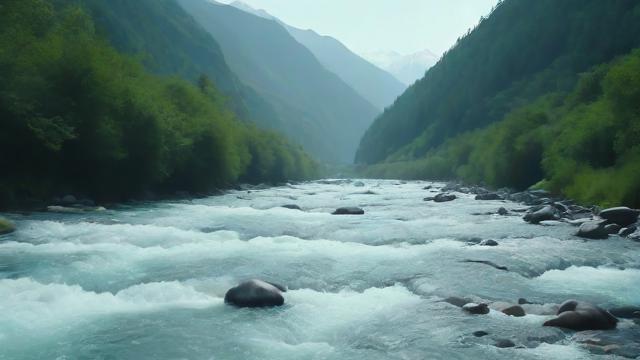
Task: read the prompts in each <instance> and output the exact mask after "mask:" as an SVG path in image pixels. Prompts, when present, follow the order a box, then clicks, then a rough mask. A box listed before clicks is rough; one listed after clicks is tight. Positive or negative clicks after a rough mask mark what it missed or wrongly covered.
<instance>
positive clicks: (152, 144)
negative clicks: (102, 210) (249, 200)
mask: <svg viewBox="0 0 640 360" xmlns="http://www.w3.org/2000/svg"><path fill="white" fill-rule="evenodd" d="M0 78H2V80H3V81H2V82H0V154H1V155H0V156H1V157H2V162H1V163H2V173H3V176H2V177H1V178H0V206H9V205H12V204H14V203H15V202H17V201H21V200H24V199H29V198H35V199H47V198H50V197H51V196H54V195H61V194H64V193H67V192H72V193H76V194H82V195H85V196H90V197H93V198H95V199H96V200H101V201H107V200H109V201H117V200H122V199H126V198H129V197H131V196H136V195H138V194H140V193H142V192H144V191H148V190H151V191H157V192H170V191H175V190H186V191H192V192H207V191H210V190H213V189H216V188H220V187H224V186H229V185H230V184H233V183H236V182H239V181H246V182H277V181H283V180H288V179H301V178H305V177H309V176H313V175H314V173H315V171H316V165H315V163H314V162H313V161H312V160H311V159H310V158H309V157H308V156H307V155H306V154H305V153H304V152H303V151H302V149H301V148H300V147H299V146H298V145H293V144H291V143H289V142H288V141H287V140H285V139H284V138H282V137H281V136H279V135H276V134H273V133H267V132H264V131H261V130H258V129H256V128H255V127H254V126H252V125H250V124H248V123H246V122H242V121H239V120H238V119H237V117H236V116H235V115H234V112H232V111H230V110H228V109H229V106H227V104H226V102H227V99H226V97H225V96H223V95H221V93H220V92H219V91H218V90H217V88H216V86H215V84H214V81H212V80H211V79H210V77H209V76H207V75H206V74H203V75H201V76H200V77H199V79H198V81H194V82H188V81H185V80H182V79H179V78H177V77H162V76H159V75H154V74H150V73H148V72H147V70H145V68H144V67H143V65H141V64H140V63H139V59H138V58H133V57H130V56H127V55H123V54H122V53H120V52H118V51H117V50H116V49H114V48H113V47H112V46H111V44H110V43H109V42H108V41H107V40H106V39H105V38H104V37H102V36H100V35H99V34H97V32H96V30H95V25H94V22H93V20H92V18H91V16H89V15H88V14H87V13H86V12H85V11H84V10H83V9H81V8H80V7H77V6H68V7H57V6H54V4H53V3H52V2H51V1H45V0H5V1H3V2H2V3H1V4H0Z"/></svg>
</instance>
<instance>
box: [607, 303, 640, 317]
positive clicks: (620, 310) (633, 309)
mask: <svg viewBox="0 0 640 360" xmlns="http://www.w3.org/2000/svg"><path fill="white" fill-rule="evenodd" d="M609 312H610V313H611V314H612V315H613V316H616V317H619V318H624V319H638V318H640V306H621V307H617V308H613V309H609Z"/></svg>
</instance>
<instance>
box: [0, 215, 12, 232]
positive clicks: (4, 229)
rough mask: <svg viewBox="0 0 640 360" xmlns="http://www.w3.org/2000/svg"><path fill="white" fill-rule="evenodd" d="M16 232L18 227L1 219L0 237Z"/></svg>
mask: <svg viewBox="0 0 640 360" xmlns="http://www.w3.org/2000/svg"><path fill="white" fill-rule="evenodd" d="M14 231H16V226H15V225H13V223H12V222H11V221H9V220H7V219H5V218H0V235H5V234H10V233H12V232H14Z"/></svg>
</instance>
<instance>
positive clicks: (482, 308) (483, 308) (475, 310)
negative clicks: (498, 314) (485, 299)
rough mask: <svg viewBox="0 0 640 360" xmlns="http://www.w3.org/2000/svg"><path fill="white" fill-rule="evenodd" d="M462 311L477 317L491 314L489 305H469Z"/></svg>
mask: <svg viewBox="0 0 640 360" xmlns="http://www.w3.org/2000/svg"><path fill="white" fill-rule="evenodd" d="M462 310H464V311H466V312H468V313H470V314H475V315H485V314H488V313H489V305H487V304H476V303H468V304H465V305H464V306H463V307H462Z"/></svg>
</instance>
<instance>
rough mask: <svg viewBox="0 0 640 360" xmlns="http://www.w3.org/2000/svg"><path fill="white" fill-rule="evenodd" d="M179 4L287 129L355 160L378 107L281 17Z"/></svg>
mask: <svg viewBox="0 0 640 360" xmlns="http://www.w3.org/2000/svg"><path fill="white" fill-rule="evenodd" d="M180 4H181V5H182V6H183V7H184V9H186V10H187V12H188V13H190V14H191V15H192V16H193V17H194V18H195V19H196V21H197V22H198V23H199V24H200V25H201V26H203V27H204V28H205V29H206V30H207V31H209V33H210V34H211V35H212V36H213V37H215V38H216V40H217V41H218V43H219V44H220V46H221V48H222V51H223V53H224V55H225V58H226V60H227V63H228V64H229V66H230V67H231V69H232V71H233V72H234V73H236V74H237V75H238V76H239V77H240V79H241V81H243V82H244V83H246V84H248V85H249V86H251V87H252V88H254V89H256V90H257V91H258V92H259V94H260V95H261V96H262V97H264V98H265V99H267V100H268V101H269V103H270V104H272V105H273V107H274V108H275V109H276V111H277V113H278V115H279V116H280V118H281V119H282V121H283V123H284V131H286V133H287V134H288V135H289V136H290V137H292V138H293V139H295V140H296V141H298V142H300V143H301V144H303V145H304V146H305V148H306V149H308V150H309V151H310V152H311V153H312V154H313V155H315V156H317V157H318V158H319V159H323V160H325V161H330V162H341V163H350V162H352V161H353V157H354V154H355V150H356V148H357V146H358V141H359V139H360V137H361V136H362V134H363V133H364V131H365V130H366V128H367V127H368V125H369V124H370V123H371V121H372V119H373V118H374V117H375V116H376V114H377V110H376V108H375V107H374V106H373V105H372V104H371V103H369V102H368V101H366V100H365V99H363V98H362V97H361V96H360V95H359V94H358V93H357V92H356V91H355V90H353V89H352V88H351V87H349V86H348V85H347V84H346V83H345V82H344V81H342V80H341V79H340V78H339V77H338V76H337V75H335V74H333V73H332V72H330V71H329V70H327V69H326V68H325V67H324V66H322V64H320V62H318V60H317V59H316V58H315V57H314V55H313V54H312V53H311V52H310V51H309V50H308V49H306V48H305V47H304V46H303V45H301V44H300V43H298V42H297V41H296V40H295V39H294V38H293V37H291V35H289V33H288V32H287V31H286V30H285V29H284V28H283V27H282V26H281V25H280V24H278V23H277V22H275V21H272V20H269V19H264V18H261V17H258V16H255V15H252V14H249V13H246V12H244V11H241V10H239V9H236V8H234V7H232V6H226V5H219V4H213V3H210V2H208V1H205V0H181V1H180Z"/></svg>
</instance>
